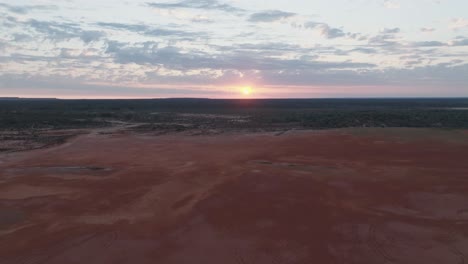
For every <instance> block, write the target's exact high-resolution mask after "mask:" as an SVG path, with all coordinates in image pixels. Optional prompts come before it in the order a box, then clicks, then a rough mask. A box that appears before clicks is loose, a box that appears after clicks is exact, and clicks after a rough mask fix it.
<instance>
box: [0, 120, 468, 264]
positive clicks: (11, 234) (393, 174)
mask: <svg viewBox="0 0 468 264" xmlns="http://www.w3.org/2000/svg"><path fill="white" fill-rule="evenodd" d="M104 132H105V131H104ZM466 256H468V133H466V132H464V131H441V130H425V129H346V130H330V131H300V132H288V133H284V134H281V136H277V134H276V135H275V134H273V133H263V134H260V133H257V134H235V133H233V134H222V135H217V136H184V135H165V136H158V137H156V136H145V135H142V134H135V133H131V132H129V133H119V134H112V133H103V131H92V132H90V133H88V134H86V135H81V136H78V137H75V138H73V139H71V140H70V141H68V142H67V143H65V144H62V145H59V146H53V147H51V148H47V149H37V150H31V151H25V152H15V153H3V154H1V156H0V263H2V264H12V263H25V264H26V263H27V264H36V263H37V264H39V263H51V264H55V263H57V264H63V263H70V264H71V263H89V264H94V263H96V264H98V263H99V264H103V263H141V264H144V263H158V264H173V263H204V264H209V263H216V264H218V263H227V264H229V263H233V264H248V263H255V264H263V263H269V264H271V263H273V264H283V263H284V264H286V263H308V264H309V263H320V264H326V263H360V264H362V263H364V264H365V263H369V264H375V263H408V264H418V263H424V264H429V263H466V261H468V260H467V259H465V257H466Z"/></svg>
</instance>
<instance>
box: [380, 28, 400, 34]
mask: <svg viewBox="0 0 468 264" xmlns="http://www.w3.org/2000/svg"><path fill="white" fill-rule="evenodd" d="M380 33H382V34H397V33H400V28H384V29H382V30H381V31H380Z"/></svg>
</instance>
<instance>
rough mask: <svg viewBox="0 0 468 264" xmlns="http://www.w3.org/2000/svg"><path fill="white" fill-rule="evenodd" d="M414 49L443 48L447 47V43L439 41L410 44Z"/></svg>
mask: <svg viewBox="0 0 468 264" xmlns="http://www.w3.org/2000/svg"><path fill="white" fill-rule="evenodd" d="M412 45H413V46H415V47H443V46H447V43H444V42H441V41H419V42H414V43H413V44H412Z"/></svg>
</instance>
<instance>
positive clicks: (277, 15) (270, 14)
mask: <svg viewBox="0 0 468 264" xmlns="http://www.w3.org/2000/svg"><path fill="white" fill-rule="evenodd" d="M293 16H296V13H290V12H284V11H281V10H266V11H262V12H257V13H253V14H252V15H250V17H249V21H250V22H275V21H278V20H283V19H286V18H290V17H293Z"/></svg>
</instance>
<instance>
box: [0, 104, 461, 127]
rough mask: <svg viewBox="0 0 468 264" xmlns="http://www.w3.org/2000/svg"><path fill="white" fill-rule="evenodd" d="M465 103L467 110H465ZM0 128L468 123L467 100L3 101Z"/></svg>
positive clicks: (408, 125)
mask: <svg viewBox="0 0 468 264" xmlns="http://www.w3.org/2000/svg"><path fill="white" fill-rule="evenodd" d="M465 108H466V109H465ZM0 121H1V122H0V129H3V130H5V129H7V130H8V129H42V128H47V129H69V128H86V127H104V126H110V125H112V124H113V123H112V122H115V121H120V122H133V123H145V124H146V127H149V128H154V129H167V127H173V126H174V125H175V124H181V123H182V124H184V126H177V125H175V126H174V127H175V128H177V129H179V130H185V129H193V128H210V129H265V130H269V129H277V128H281V129H282V128H312V129H326V128H343V127H439V128H466V127H468V122H467V121H468V99H466V98H462V99H276V100H275V99H264V100H257V99H252V100H245V99H244V100H210V99H151V100H54V99H45V100H26V99H23V100H22V99H17V100H0Z"/></svg>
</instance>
